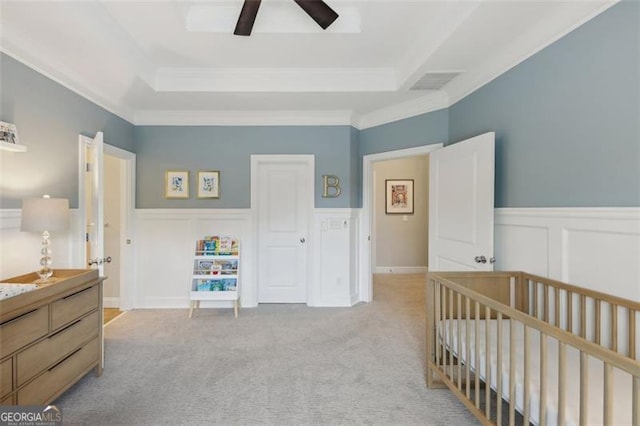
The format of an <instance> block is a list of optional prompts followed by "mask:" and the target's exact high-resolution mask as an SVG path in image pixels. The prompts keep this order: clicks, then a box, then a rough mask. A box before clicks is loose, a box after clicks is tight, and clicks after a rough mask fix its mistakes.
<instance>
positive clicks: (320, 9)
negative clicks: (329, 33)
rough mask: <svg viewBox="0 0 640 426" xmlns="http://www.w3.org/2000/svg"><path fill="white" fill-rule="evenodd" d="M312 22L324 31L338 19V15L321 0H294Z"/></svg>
mask: <svg viewBox="0 0 640 426" xmlns="http://www.w3.org/2000/svg"><path fill="white" fill-rule="evenodd" d="M294 1H295V2H296V3H298V6H300V7H301V8H302V9H303V10H304V11H305V12H307V14H308V15H309V16H311V18H313V20H314V21H316V22H317V23H318V25H320V26H321V27H322V29H323V30H326V29H327V28H328V27H329V25H331V24H333V21H335V20H336V19H338V14H337V13H336V11H335V10H333V9H331V8H330V7H329V6H328V5H327V4H326V3H325V2H324V1H322V0H294Z"/></svg>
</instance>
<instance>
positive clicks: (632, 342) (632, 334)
mask: <svg viewBox="0 0 640 426" xmlns="http://www.w3.org/2000/svg"><path fill="white" fill-rule="evenodd" d="M628 321H629V349H628V350H629V358H631V359H636V311H635V310H633V309H629V319H628Z"/></svg>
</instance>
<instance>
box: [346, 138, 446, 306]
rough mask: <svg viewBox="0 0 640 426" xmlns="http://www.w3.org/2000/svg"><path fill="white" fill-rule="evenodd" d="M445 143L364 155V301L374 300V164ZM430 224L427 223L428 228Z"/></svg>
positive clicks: (362, 289)
mask: <svg viewBox="0 0 640 426" xmlns="http://www.w3.org/2000/svg"><path fill="white" fill-rule="evenodd" d="M443 146H444V144H443V143H436V144H431V145H422V146H417V147H414V148H406V149H399V150H395V151H387V152H381V153H377V154H369V155H364V156H363V157H362V221H361V222H360V223H361V225H360V226H361V228H360V235H361V236H362V237H361V238H360V244H359V246H360V249H359V252H360V261H359V264H360V268H359V274H358V275H359V277H360V285H359V293H360V297H359V299H360V300H361V301H362V302H371V301H372V300H373V279H372V277H373V266H374V265H373V262H372V261H371V260H372V255H373V247H374V244H375V238H374V237H375V229H374V228H373V198H374V194H373V191H374V189H375V185H374V182H375V180H374V173H373V166H374V164H375V163H378V162H380V161H386V160H396V159H400V158H409V157H416V156H421V155H427V154H429V153H430V152H432V151H435V150H437V149H440V148H442V147H443ZM428 227H429V224H428V223H427V229H428Z"/></svg>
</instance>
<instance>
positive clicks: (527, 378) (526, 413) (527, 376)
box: [522, 324, 531, 424]
mask: <svg viewBox="0 0 640 426" xmlns="http://www.w3.org/2000/svg"><path fill="white" fill-rule="evenodd" d="M529 341H530V338H529V327H528V326H527V325H526V324H524V410H522V411H523V413H522V416H523V418H524V420H525V422H527V424H529V423H531V413H530V409H529V407H530V405H531V394H530V388H531V387H530V386H529V383H531V368H530V367H531V361H530V355H529V351H530V348H529V346H530V345H529Z"/></svg>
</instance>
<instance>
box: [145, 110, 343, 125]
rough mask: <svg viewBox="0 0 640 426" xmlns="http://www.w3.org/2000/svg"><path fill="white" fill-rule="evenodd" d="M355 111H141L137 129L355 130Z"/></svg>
mask: <svg viewBox="0 0 640 426" xmlns="http://www.w3.org/2000/svg"><path fill="white" fill-rule="evenodd" d="M352 121H353V113H352V111H344V110H336V111H137V112H136V113H135V120H134V124H135V125H136V126H341V125H344V126H351V125H352Z"/></svg>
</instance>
